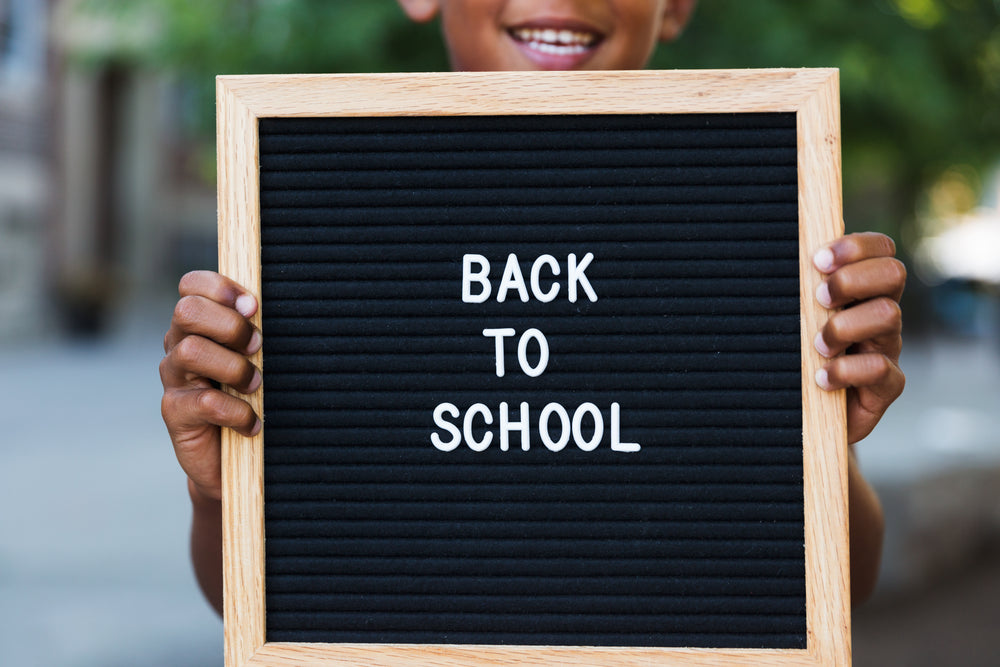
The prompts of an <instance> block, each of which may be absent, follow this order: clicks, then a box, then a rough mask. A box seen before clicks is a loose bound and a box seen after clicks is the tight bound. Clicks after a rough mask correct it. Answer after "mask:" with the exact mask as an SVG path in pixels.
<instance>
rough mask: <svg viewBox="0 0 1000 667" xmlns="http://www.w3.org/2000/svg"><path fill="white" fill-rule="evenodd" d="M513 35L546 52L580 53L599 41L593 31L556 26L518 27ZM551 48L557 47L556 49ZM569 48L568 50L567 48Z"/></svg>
mask: <svg viewBox="0 0 1000 667" xmlns="http://www.w3.org/2000/svg"><path fill="white" fill-rule="evenodd" d="M512 32H513V35H514V37H516V38H517V39H518V41H521V42H525V43H527V44H529V45H531V47H532V48H537V49H539V50H540V51H544V52H546V53H580V52H582V51H583V50H584V49H586V48H587V47H588V46H590V45H591V44H593V43H594V42H595V41H597V35H595V34H594V33H592V32H579V31H577V30H567V29H563V30H556V29H554V28H544V29H539V28H517V29H516V30H513V31H512ZM551 49H556V50H555V51H553V50H551ZM567 49H568V50H567Z"/></svg>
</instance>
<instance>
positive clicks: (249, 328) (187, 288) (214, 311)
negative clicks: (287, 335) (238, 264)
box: [160, 271, 261, 500]
mask: <svg viewBox="0 0 1000 667" xmlns="http://www.w3.org/2000/svg"><path fill="white" fill-rule="evenodd" d="M178 291H179V292H180V296H181V298H180V300H179V301H178V302H177V306H176V307H175V308H174V315H173V318H172V319H171V321H170V329H169V330H168V331H167V334H166V336H165V337H164V339H163V350H164V352H165V353H166V356H165V357H164V358H163V361H161V362H160V380H161V382H162V383H163V400H162V402H161V410H162V413H163V421H164V422H165V423H166V425H167V431H168V432H169V433H170V439H171V441H173V444H174V453H175V454H176V455H177V461H178V462H179V463H180V464H181V468H183V469H184V472H185V473H187V476H188V480H189V482H188V484H189V487H190V490H191V493H192V496H194V494H198V495H199V496H201V497H202V498H205V499H215V500H218V499H220V498H221V497H222V453H221V445H220V442H221V441H220V427H223V426H225V427H229V428H232V429H235V430H236V431H237V432H239V433H241V434H243V435H255V434H256V433H257V432H258V431H260V428H261V422H260V419H259V418H258V416H257V415H256V414H255V413H254V411H253V408H251V407H250V404H249V403H247V402H246V401H244V400H242V399H240V398H237V397H235V396H231V395H229V394H227V393H225V392H224V391H222V390H221V389H219V384H225V385H229V386H230V387H232V388H234V389H235V390H236V391H238V392H241V393H243V394H251V393H253V392H254V391H256V389H257V388H258V387H260V384H261V373H260V370H259V369H258V368H256V367H255V366H254V365H253V364H252V363H250V361H249V359H247V355H251V354H253V353H255V352H256V351H257V350H259V349H260V346H261V334H260V331H258V330H257V329H256V328H255V327H254V326H253V325H252V324H251V323H250V321H249V319H248V318H249V317H250V316H252V315H253V314H254V313H255V312H256V311H257V300H256V299H255V298H254V297H253V295H251V294H250V293H249V292H247V291H246V290H245V289H243V288H242V287H241V286H239V285H238V284H236V283H235V282H233V281H232V280H229V279H228V278H225V277H224V276H221V275H219V274H217V273H214V272H211V271H194V272H192V273H188V274H187V275H185V276H184V277H183V278H181V281H180V284H179V285H178Z"/></svg>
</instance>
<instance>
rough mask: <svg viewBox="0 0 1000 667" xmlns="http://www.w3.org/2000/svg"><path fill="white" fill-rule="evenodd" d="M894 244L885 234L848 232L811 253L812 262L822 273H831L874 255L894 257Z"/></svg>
mask: <svg viewBox="0 0 1000 667" xmlns="http://www.w3.org/2000/svg"><path fill="white" fill-rule="evenodd" d="M895 255H896V244H895V243H894V242H893V240H892V239H891V238H889V237H888V236H886V235H885V234H878V233H876V232H861V233H859V234H848V235H846V236H841V237H840V238H839V239H837V240H836V241H834V242H833V243H830V244H829V245H826V246H824V247H822V248H820V249H819V250H818V251H816V254H815V255H813V264H815V266H816V268H817V269H819V270H820V271H822V272H823V273H833V272H834V271H836V270H837V269H839V268H840V267H842V266H844V265H845V264H853V263H855V262H860V261H861V260H864V259H872V258H875V257H894V256H895Z"/></svg>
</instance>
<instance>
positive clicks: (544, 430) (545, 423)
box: [538, 403, 570, 452]
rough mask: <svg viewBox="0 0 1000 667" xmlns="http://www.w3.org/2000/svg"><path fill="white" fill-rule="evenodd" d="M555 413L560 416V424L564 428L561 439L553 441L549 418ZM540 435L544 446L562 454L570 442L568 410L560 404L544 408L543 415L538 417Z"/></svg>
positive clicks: (560, 435) (551, 404) (550, 404)
mask: <svg viewBox="0 0 1000 667" xmlns="http://www.w3.org/2000/svg"><path fill="white" fill-rule="evenodd" d="M552 413H555V414H557V415H559V422H560V424H561V426H562V431H561V432H560V434H559V439H558V440H555V441H553V440H552V437H551V436H550V435H549V416H550V415H552ZM538 435H540V436H542V444H544V445H545V447H546V448H547V449H549V450H551V451H553V452H561V451H562V450H563V448H564V447H565V446H566V443H567V442H569V436H570V422H569V413H568V412H566V408H564V407H563V406H561V405H559V404H558V403H549V404H548V405H546V406H545V407H544V408H542V413H541V414H540V415H539V416H538Z"/></svg>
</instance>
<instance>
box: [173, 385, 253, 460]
mask: <svg viewBox="0 0 1000 667" xmlns="http://www.w3.org/2000/svg"><path fill="white" fill-rule="evenodd" d="M161 411H162V412H163V421H164V422H165V423H166V424H167V428H168V429H169V430H170V431H171V433H172V434H174V433H176V434H177V435H178V436H179V437H178V438H176V439H175V443H178V444H176V445H175V446H182V445H181V444H179V443H184V442H188V441H190V438H185V437H184V436H185V434H186V433H189V432H190V431H194V430H198V429H201V428H203V427H205V426H221V427H225V428H231V429H233V430H234V431H236V432H237V433H240V434H241V435H246V436H251V435H256V434H257V433H258V432H260V429H261V426H262V423H261V421H260V419H259V418H258V417H257V414H256V413H255V412H254V410H253V408H252V407H251V406H250V404H249V403H247V402H246V401H244V400H242V399H240V398H237V397H236V396H232V395H231V394H227V393H226V392H224V391H222V390H221V389H213V388H203V389H175V390H172V391H167V392H164V394H163V400H162V402H161Z"/></svg>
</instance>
